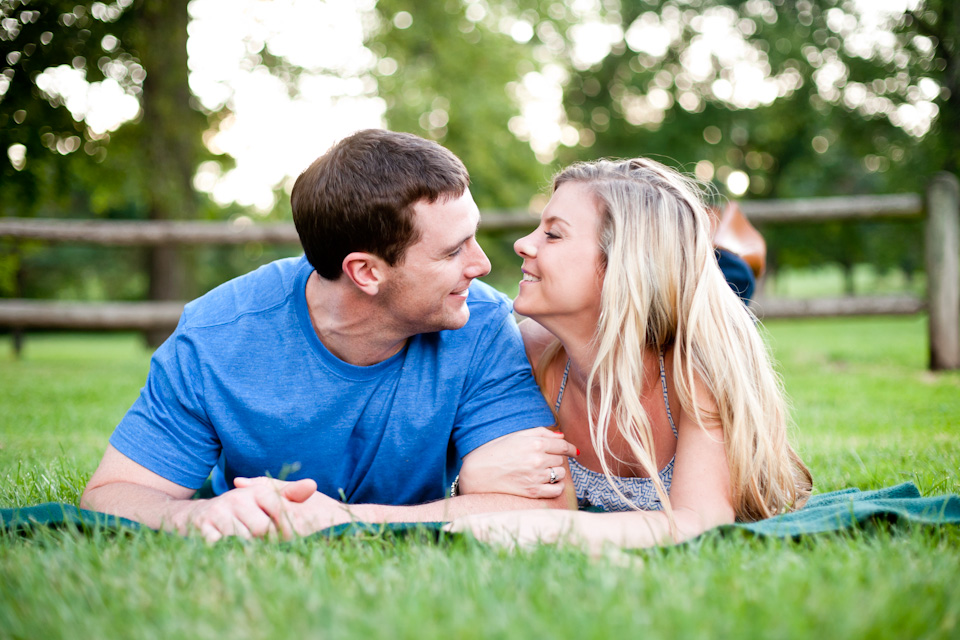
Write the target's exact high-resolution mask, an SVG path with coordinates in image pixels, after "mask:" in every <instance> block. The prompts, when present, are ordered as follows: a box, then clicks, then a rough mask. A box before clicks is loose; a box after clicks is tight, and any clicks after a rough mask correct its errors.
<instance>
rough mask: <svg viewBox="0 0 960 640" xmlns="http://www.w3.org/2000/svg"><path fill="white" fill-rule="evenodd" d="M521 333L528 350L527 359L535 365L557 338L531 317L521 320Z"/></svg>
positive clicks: (525, 347) (524, 345)
mask: <svg viewBox="0 0 960 640" xmlns="http://www.w3.org/2000/svg"><path fill="white" fill-rule="evenodd" d="M520 335H521V336H522V337H523V347H524V349H526V351H527V360H529V361H530V363H531V364H533V365H536V363H537V361H538V360H539V359H540V356H541V355H543V352H544V350H546V348H547V347H548V346H549V345H550V343H552V342H553V341H554V340H556V336H555V335H553V334H552V333H550V332H549V331H548V330H547V329H545V328H544V326H543V325H542V324H540V323H539V322H537V321H536V320H533V319H531V318H524V319H523V320H521V321H520Z"/></svg>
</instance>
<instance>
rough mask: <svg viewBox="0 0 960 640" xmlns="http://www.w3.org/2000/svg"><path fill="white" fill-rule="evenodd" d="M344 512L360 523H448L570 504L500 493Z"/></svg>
mask: <svg viewBox="0 0 960 640" xmlns="http://www.w3.org/2000/svg"><path fill="white" fill-rule="evenodd" d="M343 508H344V509H345V510H346V511H347V513H348V514H349V515H350V517H351V518H352V519H353V520H356V521H358V522H447V521H449V520H453V519H454V518H459V517H461V516H465V515H470V514H474V513H493V512H497V511H516V510H520V509H567V508H569V502H568V501H567V498H566V497H565V496H561V497H560V498H555V499H551V500H535V499H533V498H520V497H517V496H510V495H505V494H500V493H478V494H470V495H465V496H457V497H455V498H449V499H446V500H437V501H436V502H428V503H426V504H418V505H409V506H406V505H404V506H394V505H382V504H357V505H343Z"/></svg>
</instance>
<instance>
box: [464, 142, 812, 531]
mask: <svg viewBox="0 0 960 640" xmlns="http://www.w3.org/2000/svg"><path fill="white" fill-rule="evenodd" d="M697 193H698V192H697V190H696V188H695V187H694V185H693V184H692V183H690V182H689V181H687V180H686V179H684V178H683V177H682V176H681V175H679V174H678V173H676V172H675V171H673V170H671V169H668V168H667V167H665V166H663V165H661V164H659V163H657V162H654V161H652V160H646V159H634V160H629V161H623V162H611V161H598V162H594V163H590V164H578V165H574V166H572V167H569V168H567V169H566V170H564V171H562V172H561V173H560V174H559V175H558V176H557V177H556V178H555V180H554V193H553V197H552V198H551V200H550V203H549V204H548V205H547V207H546V208H545V209H544V212H543V216H542V219H541V222H540V226H539V227H538V228H537V230H536V231H534V232H533V233H532V234H530V235H528V236H526V237H524V238H521V239H520V240H518V241H517V242H516V244H515V245H514V249H515V250H516V252H517V254H518V255H520V256H521V257H522V258H523V280H522V282H521V283H520V293H519V295H518V297H517V299H516V301H515V305H514V306H515V309H516V311H517V312H518V313H520V314H522V315H525V316H527V317H528V318H529V319H528V320H525V321H524V322H523V323H522V324H521V332H522V333H523V338H524V343H525V345H526V349H527V355H528V357H529V358H530V361H531V363H532V364H533V366H534V370H535V372H536V374H537V380H538V382H539V384H540V387H541V389H542V390H543V392H544V394H545V395H546V396H547V399H548V400H549V401H550V402H551V404H552V406H554V407H555V410H556V413H557V421H558V424H559V426H560V428H561V430H562V431H563V433H564V435H565V437H566V438H567V440H568V441H569V442H570V443H571V444H573V445H575V446H576V447H577V448H579V450H580V452H581V453H580V455H579V457H578V459H577V460H573V459H570V467H569V471H570V475H571V479H572V481H573V486H574V488H575V490H576V494H577V499H578V501H579V502H580V504H581V506H593V507H599V508H602V509H604V510H607V511H614V512H615V513H592V512H590V511H583V510H581V511H548V510H540V511H516V512H509V513H498V514H485V515H476V516H469V517H465V518H460V519H458V520H456V521H454V522H453V523H451V525H449V528H450V529H451V530H453V531H471V532H472V533H473V534H474V535H476V536H477V537H478V538H481V539H484V540H488V541H494V542H496V541H500V542H504V543H507V544H517V543H519V544H525V543H528V542H533V541H545V542H552V541H561V542H563V541H567V542H572V543H575V544H579V545H586V546H589V547H591V548H597V547H601V546H603V545H604V544H606V543H613V544H615V545H618V546H624V547H646V546H651V545H656V544H663V543H669V542H679V541H682V540H686V539H689V538H691V537H694V536H696V535H698V534H700V533H702V532H703V531H705V530H707V529H709V528H712V527H714V526H717V525H721V524H727V523H731V522H733V521H734V519H739V520H757V519H761V518H767V517H770V516H772V515H776V514H777V513H781V512H783V511H786V510H790V509H795V508H797V507H799V506H801V505H803V503H804V502H805V501H806V499H807V497H808V496H809V494H810V490H811V486H812V483H811V476H810V472H809V471H808V469H807V468H806V466H804V464H803V462H802V461H801V460H800V459H799V457H798V456H797V455H796V453H794V451H793V450H792V449H791V447H790V445H789V443H788V442H787V414H786V406H785V400H784V397H783V393H782V390H781V387H780V382H779V379H778V377H777V375H776V373H775V372H774V370H773V366H772V364H771V361H770V358H769V355H768V353H767V349H766V346H765V345H764V343H763V341H762V339H761V337H760V335H759V333H758V331H757V328H756V325H755V319H754V318H753V316H752V315H751V314H750V312H749V311H747V310H746V309H745V307H744V305H743V304H742V303H741V301H740V300H739V298H738V297H737V296H736V294H734V293H733V291H731V289H730V288H729V287H728V286H727V283H726V282H725V280H724V278H723V276H722V274H721V272H720V269H719V268H718V267H717V263H716V260H715V257H714V252H713V247H712V244H711V241H710V223H709V219H708V217H707V213H706V210H705V208H704V205H703V203H702V202H701V201H700V199H699V197H698V195H697ZM588 390H589V392H588Z"/></svg>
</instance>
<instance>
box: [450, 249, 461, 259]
mask: <svg viewBox="0 0 960 640" xmlns="http://www.w3.org/2000/svg"><path fill="white" fill-rule="evenodd" d="M462 252H463V247H457V250H456V251H454V252H453V253H451V254H450V257H451V258H456V257H457V256H458V255H460V254H461V253H462Z"/></svg>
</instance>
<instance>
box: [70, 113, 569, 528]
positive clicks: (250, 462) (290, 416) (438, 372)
mask: <svg viewBox="0 0 960 640" xmlns="http://www.w3.org/2000/svg"><path fill="white" fill-rule="evenodd" d="M468 183H469V176H468V174H467V172H466V169H465V168H464V167H463V165H462V163H461V162H460V161H459V159H457V158H456V156H454V155H453V154H452V153H450V152H449V151H448V150H446V149H444V148H443V147H441V146H440V145H437V144H435V143H432V142H429V141H426V140H423V139H422V138H418V137H416V136H413V135H409V134H401V133H393V132H388V131H382V130H367V131H361V132H359V133H357V134H354V135H352V136H350V137H348V138H346V139H345V140H343V141H341V142H340V143H338V144H337V145H335V146H334V148H332V149H331V150H330V151H328V152H327V153H326V154H324V155H323V156H322V157H321V158H319V159H318V160H317V161H316V162H314V163H313V165H311V166H310V167H309V168H308V169H307V170H306V171H305V172H304V173H303V174H302V175H301V176H300V177H299V178H298V180H297V182H296V185H295V186H294V189H293V193H292V196H291V203H292V208H293V215H294V222H295V223H296V227H297V231H298V233H299V235H300V239H301V243H302V244H303V248H304V253H305V256H304V257H302V258H299V259H288V260H280V261H277V262H274V263H271V264H269V265H266V266H264V267H262V268H260V269H258V270H256V271H254V272H252V273H250V274H247V275H245V276H242V277H240V278H238V279H236V280H233V281H231V282H228V283H226V284H224V285H222V286H220V287H218V288H216V289H214V290H213V291H211V292H210V293H208V294H207V295H205V296H203V297H201V298H200V299H198V300H196V301H194V302H192V303H190V304H188V305H187V306H186V308H185V309H184V313H183V315H182V317H181V319H180V323H179V325H178V327H177V329H176V331H175V332H174V334H173V335H172V336H171V337H170V339H169V340H167V342H165V343H164V344H163V345H162V346H161V347H160V348H159V349H158V350H157V352H156V354H155V355H154V357H153V359H152V361H151V366H150V373H149V375H148V378H147V382H146V385H145V387H144V389H143V391H142V392H141V395H140V397H139V398H138V400H137V401H136V403H134V405H133V407H131V409H130V410H129V411H128V412H127V414H126V416H125V417H124V418H123V420H122V421H121V422H120V424H119V425H118V427H117V428H116V430H115V431H114V433H113V435H112V436H111V438H110V444H109V446H108V448H107V451H106V453H105V454H104V457H103V459H102V460H101V462H100V466H99V467H98V468H97V470H96V472H95V473H94V475H93V477H92V478H91V479H90V482H89V484H88V485H87V487H86V489H85V490H84V495H83V498H82V501H81V503H82V505H83V506H84V507H86V508H90V509H95V510H98V511H103V512H108V513H113V514H116V515H120V516H124V517H127V518H132V519H135V520H138V521H141V522H143V523H144V524H146V525H148V526H150V527H154V528H165V529H171V530H176V531H179V532H181V533H186V532H187V531H189V530H191V529H198V530H199V531H200V532H201V533H202V534H203V535H204V536H205V537H206V538H207V539H209V540H216V539H219V538H220V537H222V536H229V535H240V536H243V537H260V536H265V535H269V534H272V533H275V532H281V533H283V534H284V535H285V536H289V535H293V534H305V533H310V532H312V531H316V530H317V529H320V528H323V527H325V526H329V525H331V524H335V523H338V522H344V521H347V520H349V519H350V518H351V517H357V518H359V519H362V520H367V521H388V520H394V521H395V520H401V521H422V520H443V519H448V518H451V517H456V516H457V515H462V514H465V513H470V512H475V511H494V510H503V509H512V508H530V506H531V505H533V506H536V505H537V504H541V505H543V506H546V503H547V501H544V503H538V502H537V501H531V500H530V499H526V498H520V497H516V496H509V495H502V494H480V495H464V496H460V497H457V498H455V499H452V500H449V501H439V502H430V501H437V500H439V499H440V498H443V497H444V490H445V487H449V486H450V482H451V480H453V478H454V476H455V475H456V471H457V468H458V466H459V464H460V460H461V458H463V459H464V460H465V463H471V464H472V463H473V462H476V464H477V465H478V466H479V468H481V469H483V468H490V469H492V468H494V466H495V461H492V460H484V453H483V452H484V445H487V447H490V446H491V445H488V443H490V442H491V441H493V440H496V439H498V438H501V437H503V436H506V435H508V434H513V433H515V432H518V431H521V430H529V429H533V428H535V427H538V426H541V425H549V424H552V423H553V416H552V414H551V413H550V411H549V409H548V407H547V406H546V405H545V403H544V401H543V398H542V396H541V395H540V392H539V390H538V389H537V386H536V384H535V383H534V381H533V379H532V376H531V374H530V371H529V366H528V364H527V361H526V358H525V356H524V351H523V346H522V344H521V341H520V337H519V332H518V330H517V328H516V324H515V323H514V321H513V318H512V315H511V309H510V304H509V301H508V300H507V299H506V298H505V297H504V296H502V295H501V294H499V293H497V292H495V291H494V290H492V289H491V288H489V287H487V286H486V285H483V284H482V283H479V282H474V279H475V278H478V277H480V276H483V275H485V274H487V273H488V272H489V269H490V263H489V261H488V260H487V257H486V256H485V255H484V253H483V250H482V249H481V248H480V246H479V245H478V244H477V241H476V230H477V227H478V225H479V218H480V216H479V211H478V209H477V206H476V204H474V202H473V198H472V197H471V195H470V191H469V189H468ZM526 435H528V436H529V437H530V438H537V439H540V440H542V442H541V443H538V444H537V445H536V446H534V447H533V449H538V450H540V451H542V452H543V455H542V456H540V457H539V458H537V460H536V461H534V462H532V463H531V464H532V467H535V470H536V471H538V472H539V475H540V477H542V479H540V480H537V481H536V482H537V483H547V482H548V478H549V482H555V481H556V479H557V477H561V478H562V476H563V469H562V462H563V458H562V456H563V455H571V454H573V453H574V451H575V449H574V448H573V447H572V446H571V445H568V444H567V443H566V442H565V441H564V440H563V439H562V437H560V436H558V435H555V434H553V433H552V432H548V431H547V430H546V429H534V430H533V431H530V432H529V433H527V434H526ZM511 437H513V438H516V437H522V436H517V435H514V436H511ZM554 467H556V469H554ZM211 469H214V487H215V488H216V490H217V493H218V494H219V495H217V496H216V497H213V498H211V499H208V500H191V497H192V496H193V495H194V493H195V491H196V489H197V488H198V487H200V486H201V485H202V484H203V482H204V481H205V479H206V478H207V477H208V475H209V474H210V472H211ZM475 475H476V474H475ZM481 475H482V474H481ZM501 475H503V474H501ZM256 476H261V478H259V479H254V480H250V479H249V478H252V477H256ZM262 476H272V477H273V478H282V477H286V478H287V480H293V481H294V482H286V483H285V482H281V481H279V480H271V479H269V478H265V477H262ZM474 484H475V485H476V483H474ZM231 485H234V486H236V487H237V488H231ZM489 486H496V487H501V486H503V485H502V483H501V484H491V485H489ZM318 489H319V492H318ZM527 489H529V487H527ZM559 492H560V487H559V486H555V485H548V484H544V488H543V490H538V491H536V495H539V496H549V497H552V498H556V497H557V496H558V495H559ZM331 496H340V497H341V498H342V499H343V500H344V501H345V502H347V503H350V504H351V505H352V506H351V507H350V508H349V509H347V508H345V507H344V506H343V505H342V504H341V503H340V502H338V501H336V500H334V499H333V498H332V497H331ZM358 503H359V504H358ZM363 503H384V504H382V505H375V504H363ZM422 503H427V504H422ZM550 504H551V505H552V506H563V505H564V501H563V499H557V500H554V501H552V502H551V503H550ZM405 505H419V506H405Z"/></svg>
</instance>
